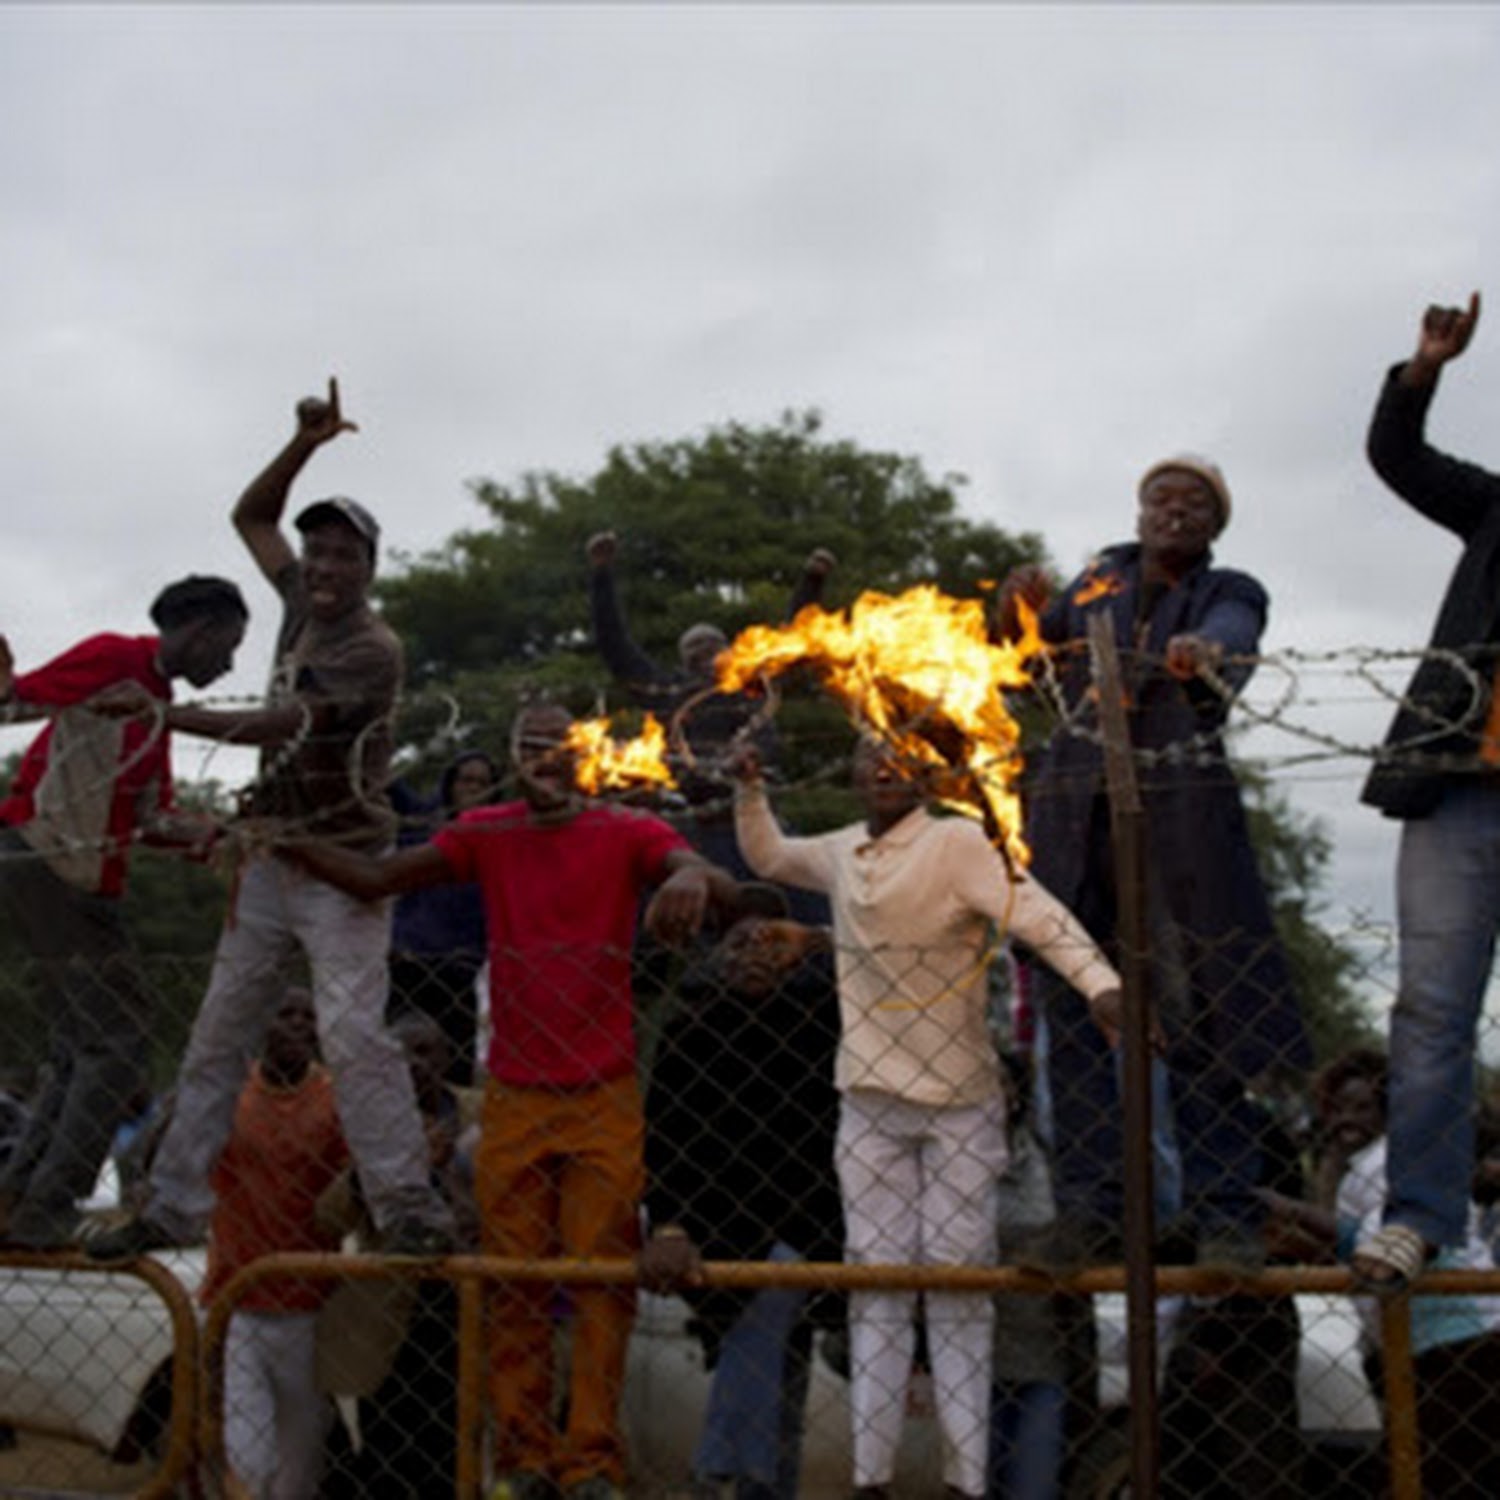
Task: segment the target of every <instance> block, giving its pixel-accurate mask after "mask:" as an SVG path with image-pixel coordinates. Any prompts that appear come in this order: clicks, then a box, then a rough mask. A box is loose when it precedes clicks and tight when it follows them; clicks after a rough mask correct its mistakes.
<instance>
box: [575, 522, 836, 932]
mask: <svg viewBox="0 0 1500 1500" xmlns="http://www.w3.org/2000/svg"><path fill="white" fill-rule="evenodd" d="M619 545H620V544H619V538H618V537H617V536H616V535H615V533H614V532H613V531H601V532H599V533H597V534H596V535H594V536H591V537H590V538H589V539H588V542H587V544H586V545H585V548H584V552H585V556H586V557H587V558H588V565H589V620H590V623H591V625H592V627H593V631H594V641H595V644H596V645H597V646H598V648H599V654H600V656H602V657H603V658H604V663H605V665H606V666H607V667H608V668H609V671H610V675H611V676H612V677H613V678H614V679H615V681H616V682H618V683H619V684H620V685H621V686H622V687H623V688H624V689H625V690H626V692H627V693H628V694H629V695H630V698H631V700H632V701H633V702H634V703H635V704H637V705H638V706H639V707H641V708H643V709H648V710H649V711H650V712H652V713H654V714H655V715H656V717H657V718H658V719H659V720H661V722H662V723H663V724H664V725H665V726H666V728H667V730H668V732H669V733H671V734H673V738H674V748H675V749H677V750H678V751H679V754H678V757H677V758H678V761H679V764H678V765H677V766H676V767H675V770H676V774H677V784H678V786H679V787H680V788H681V791H682V795H683V796H684V798H685V799H686V800H687V803H688V806H689V808H690V809H691V816H690V817H688V818H685V819H682V820H674V821H677V822H679V826H680V827H681V828H682V831H683V833H684V834H685V835H686V837H687V838H688V839H690V840H691V841H692V844H693V847H694V848H696V849H697V850H698V852H699V853H700V854H702V855H703V856H704V857H705V858H706V859H710V860H713V861H714V862H715V863H716V864H720V865H722V866H723V867H724V868H725V869H726V870H728V871H730V873H731V874H733V875H734V876H735V877H736V878H737V879H740V880H747V879H749V878H750V871H749V869H748V868H747V867H746V865H745V862H744V860H743V859H742V858H741V856H740V851H739V845H738V844H737V843H736V842H735V838H734V827H733V819H732V818H731V816H730V805H731V801H732V793H731V787H730V784H729V782H728V781H727V780H726V779H725V777H724V774H723V768H722V766H721V765H720V761H721V759H722V757H723V755H724V753H725V752H726V751H727V750H728V749H729V748H730V746H731V745H732V744H733V742H734V741H735V740H736V738H737V737H739V736H742V735H744V734H751V735H753V736H754V738H755V741H756V744H757V745H758V746H759V748H760V752H761V757H762V759H763V760H765V761H767V762H768V763H769V762H774V760H775V757H776V736H775V731H774V729H773V728H772V725H771V722H770V719H769V717H768V716H767V714H766V705H765V701H764V699H762V698H760V697H757V696H755V695H753V694H749V693H721V692H718V691H716V690H715V688H714V659H715V657H717V656H718V654H719V653H720V652H721V651H723V650H724V649H725V648H726V647H727V646H728V645H729V637H728V636H726V635H725V634H724V632H723V631H722V630H721V629H720V628H719V627H718V626H717V625H713V624H710V623H708V622H707V621H702V620H700V621H699V622H698V623H697V624H695V625H690V626H689V627H688V628H687V629H686V630H684V631H683V632H682V635H681V636H680V637H679V638H678V641H677V657H678V665H677V668H676V669H675V670H674V669H668V668H666V667H663V666H661V665H660V664H659V663H657V662H654V661H653V660H652V659H651V658H650V657H649V656H647V655H646V653H645V652H644V651H642V650H641V648H640V646H638V645H637V644H636V642H635V640H634V639H633V638H632V637H631V634H630V629H629V627H628V626H627V625H626V623H625V613H624V611H623V610H622V609H621V607H620V596H619V590H618V586H617V584H616V569H615V560H616V558H617V556H618V554H619ZM835 564H836V560H835V558H834V555H833V553H831V552H830V551H828V550H827V548H824V547H818V548H816V549H814V551H812V552H811V553H809V554H808V558H807V561H806V563H804V565H803V569H802V575H801V577H800V578H799V579H798V580H797V583H796V585H795V587H794V588H793V590H792V594H791V599H790V601H789V602H788V605H787V615H786V617H787V619H788V620H792V619H795V618H796V616H797V613H798V612H799V611H800V610H802V609H803V608H805V607H806V606H807V605H809V604H821V603H822V599H823V588H824V585H825V583H826V582H827V580H828V575H829V574H830V573H831V572H832V571H833V569H834V567H835ZM792 910H793V915H795V916H796V917H797V918H798V919H799V920H801V921H822V920H823V914H822V913H821V912H820V911H818V910H816V909H814V908H810V907H808V906H807V904H806V903H804V902H798V901H794V902H793V903H792Z"/></svg>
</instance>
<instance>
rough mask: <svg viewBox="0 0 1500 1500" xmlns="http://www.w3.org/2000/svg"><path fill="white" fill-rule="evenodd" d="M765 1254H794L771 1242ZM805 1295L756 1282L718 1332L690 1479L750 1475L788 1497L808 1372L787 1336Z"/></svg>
mask: <svg viewBox="0 0 1500 1500" xmlns="http://www.w3.org/2000/svg"><path fill="white" fill-rule="evenodd" d="M766 1259H767V1260H771V1261H775V1262H777V1263H780V1264H785V1263H787V1262H791V1261H799V1260H801V1259H802V1257H801V1256H800V1255H799V1254H798V1253H797V1252H796V1251H795V1250H793V1249H792V1248H791V1246H789V1245H785V1244H781V1243H779V1242H778V1243H777V1244H775V1245H773V1246H772V1247H771V1253H770V1254H769V1255H768V1256H767V1257H766ZM806 1301H807V1292H806V1291H805V1290H802V1289H801V1288H797V1287H762V1288H761V1290H760V1291H758V1292H757V1293H756V1294H755V1295H754V1297H752V1298H751V1299H750V1302H749V1304H748V1306H747V1307H746V1308H745V1310H744V1312H743V1313H741V1314H740V1316H739V1318H738V1319H736V1321H735V1324H734V1326H733V1327H732V1328H731V1329H730V1330H729V1332H728V1333H727V1334H726V1335H725V1336H724V1341H723V1343H722V1344H721V1345H720V1347H719V1362H718V1365H717V1366H716V1368H715V1370H714V1376H713V1382H712V1384H711V1385H710V1386H709V1391H708V1409H707V1411H706V1412H705V1413H704V1417H703V1430H702V1432H701V1434H700V1435H699V1438H698V1448H697V1451H696V1453H695V1454H694V1455H693V1473H694V1475H695V1476H697V1477H698V1478H701V1479H736V1480H752V1481H754V1482H755V1483H756V1484H757V1485H759V1486H761V1487H763V1488H764V1489H765V1490H766V1491H768V1492H772V1493H774V1494H776V1495H777V1496H779V1497H781V1500H796V1495H797V1485H798V1476H799V1472H800V1470H801V1466H802V1424H803V1408H804V1406H805V1405H806V1402H807V1386H808V1375H809V1371H808V1365H807V1352H806V1350H805V1349H804V1350H802V1351H801V1352H799V1351H798V1350H797V1349H795V1348H794V1347H793V1345H794V1339H793V1334H794V1333H795V1331H796V1329H797V1326H798V1323H799V1321H800V1319H801V1317H802V1309H803V1306H804V1304H805V1303H806Z"/></svg>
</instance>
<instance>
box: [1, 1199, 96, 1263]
mask: <svg viewBox="0 0 1500 1500" xmlns="http://www.w3.org/2000/svg"><path fill="white" fill-rule="evenodd" d="M78 1227H79V1219H78V1215H77V1214H75V1213H67V1214H63V1215H61V1216H60V1217H59V1216H52V1215H48V1214H42V1213H31V1214H28V1213H27V1212H26V1210H25V1209H24V1208H21V1209H18V1210H17V1211H16V1212H15V1213H14V1214H13V1215H12V1216H11V1218H10V1220H9V1222H8V1223H7V1224H6V1226H5V1235H4V1238H3V1240H0V1243H3V1244H4V1246H5V1248H6V1249H7V1250H34V1251H37V1252H39V1253H40V1252H45V1251H53V1250H74V1249H76V1248H77V1247H78Z"/></svg>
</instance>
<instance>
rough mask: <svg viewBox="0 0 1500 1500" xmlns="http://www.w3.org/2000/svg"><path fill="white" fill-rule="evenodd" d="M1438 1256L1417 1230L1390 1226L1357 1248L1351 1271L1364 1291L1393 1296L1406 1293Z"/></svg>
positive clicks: (1377, 1232)
mask: <svg viewBox="0 0 1500 1500" xmlns="http://www.w3.org/2000/svg"><path fill="white" fill-rule="evenodd" d="M1437 1253H1438V1252H1437V1246H1436V1245H1429V1244H1428V1243H1427V1241H1426V1240H1424V1239H1423V1238H1422V1236H1421V1235H1420V1234H1418V1233H1417V1231H1416V1230H1415V1229H1411V1228H1409V1227H1408V1226H1407V1225H1405V1224H1387V1225H1385V1227H1384V1228H1382V1229H1379V1230H1377V1231H1376V1232H1375V1233H1374V1234H1372V1235H1371V1236H1370V1237H1369V1239H1367V1240H1362V1241H1361V1242H1360V1243H1359V1245H1358V1246H1356V1247H1355V1251H1354V1258H1353V1260H1352V1261H1351V1262H1350V1270H1351V1271H1353V1273H1354V1280H1355V1282H1356V1284H1357V1285H1358V1286H1359V1288H1360V1289H1361V1290H1362V1291H1366V1292H1375V1293H1376V1294H1377V1295H1379V1296H1385V1297H1389V1296H1393V1295H1395V1294H1396V1293H1397V1292H1404V1291H1405V1290H1406V1289H1407V1287H1409V1286H1410V1285H1411V1284H1412V1282H1413V1281H1415V1280H1416V1279H1417V1277H1418V1276H1420V1275H1421V1274H1422V1272H1423V1271H1424V1270H1425V1269H1426V1268H1427V1266H1428V1265H1429V1264H1430V1263H1431V1262H1432V1261H1433V1260H1435V1259H1436V1258H1437Z"/></svg>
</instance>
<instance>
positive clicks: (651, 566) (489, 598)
mask: <svg viewBox="0 0 1500 1500" xmlns="http://www.w3.org/2000/svg"><path fill="white" fill-rule="evenodd" d="M963 483H964V481H963V479H962V478H961V477H960V476H956V475H947V476H944V477H943V478H942V479H934V478H932V477H931V476H930V475H929V474H928V472H927V471H926V469H925V468H924V466H923V465H922V463H921V462H920V460H918V459H916V458H912V457H905V456H902V455H899V454H895V453H888V452H880V451H872V450H869V449H866V448H862V447H860V446H858V445H857V444H855V443H853V442H850V441H848V440H842V439H834V438H831V437H829V436H828V435H827V434H826V433H825V430H824V425H823V420H822V418H821V416H820V415H819V414H818V413H817V412H816V411H805V412H787V413H785V414H784V415H783V416H782V417H781V418H780V420H779V421H777V422H775V423H772V424H769V425H766V426H761V427H754V426H747V425H745V424H742V423H738V422H731V423H727V424H724V425H722V426H718V427H713V428H710V429H709V430H708V431H707V432H706V433H704V434H703V435H701V436H699V437H692V438H681V439H677V440H673V441H665V442H648V443H634V444H628V445H620V446H617V447H614V448H612V449H611V450H610V451H609V453H608V455H607V456H606V459H605V461H604V464H603V465H602V467H601V468H600V469H599V470H598V472H597V473H595V474H593V475H591V476H589V477H587V478H582V479H571V478H566V477H564V476H562V475H559V474H556V473H552V472H541V473H530V474H525V475H523V476H522V477H521V478H520V479H519V480H516V481H514V482H512V483H501V482H498V481H495V480H491V479H486V480H481V481H478V482H476V483H475V484H474V486H473V491H474V495H475V498H476V500H477V501H478V502H479V504H480V505H481V506H482V507H483V508H484V509H485V511H486V512H488V519H489V524H488V525H486V526H484V527H476V528H473V529H470V530H466V531H461V532H459V533H457V534H456V535H455V536H453V537H451V538H450V539H449V540H448V541H447V542H446V543H444V544H443V545H442V546H441V547H439V548H437V549H435V550H433V551H431V552H428V553H424V554H422V555H421V556H418V557H414V558H406V559H404V560H403V561H402V563H401V565H400V566H399V567H398V568H397V570H396V571H395V572H394V573H393V574H392V575H391V576H390V577H388V578H385V579H384V580H382V582H381V584H380V586H379V595H380V599H381V602H382V605H383V607H384V610H385V614H386V617H387V619H389V620H390V622H391V623H392V625H393V626H394V627H395V628H396V629H397V630H398V631H399V632H400V633H401V635H402V636H403V638H404V640H405V642H406V646H407V651H408V659H409V662H410V668H411V679H412V682H413V685H414V686H415V687H416V688H417V691H416V692H415V693H414V694H413V695H412V698H411V701H410V703H409V705H408V708H407V710H406V722H405V724H404V726H403V729H404V739H405V742H406V746H407V752H406V753H407V756H408V759H409V763H411V764H413V765H421V764H422V763H423V761H424V760H425V761H427V762H428V763H429V764H428V765H426V766H425V767H424V769H426V770H428V771H430V770H431V768H432V763H435V762H436V760H437V759H440V758H441V757H442V755H443V754H445V753H446V752H447V749H448V748H450V747H451V741H452V740H453V738H454V735H453V732H452V731H453V730H454V727H455V726H456V725H461V726H463V727H464V728H465V729H467V730H468V732H469V734H470V735H471V737H474V738H477V739H478V741H479V743H481V744H482V745H484V746H485V747H486V748H490V749H491V750H494V749H496V748H497V747H498V746H499V745H500V743H501V740H500V735H501V733H502V731H503V729H504V727H505V726H506V725H507V724H508V722H509V719H510V716H511V714H512V713H513V711H514V706H515V702H516V700H517V697H518V695H519V694H521V693H523V692H526V691H532V690H536V689H539V688H544V689H546V690H548V691H550V692H553V693H555V694H558V695H560V696H562V697H564V698H565V699H567V700H568V701H571V702H572V703H573V706H574V707H575V708H588V707H590V706H591V705H592V704H593V703H594V702H596V701H597V702H604V701H606V700H608V701H614V700H613V699H612V698H611V695H610V685H609V683H608V679H607V677H606V674H605V671H604V668H603V665H602V663H601V662H600V661H599V659H598V656H597V654H596V653H595V651H594V648H593V642H592V640H591V638H590V633H589V625H588V605H587V597H586V565H585V562H584V557H583V549H584V543H585V542H586V541H587V539H588V538H589V537H590V536H591V535H593V534H594V533H595V532H598V531H602V530H606V529H610V530H614V531H616V532H617V533H618V534H619V537H620V548H619V558H618V563H617V566H618V569H619V575H620V591H621V595H622V600H623V604H624V607H625V610H626V613H627V615H628V618H629V621H630V626H631V631H632V633H633V634H634V636H635V638H636V640H637V641H638V642H639V644H640V645H641V646H642V648H643V649H644V650H645V651H646V652H647V654H648V655H651V656H653V657H654V658H656V659H657V660H660V661H663V662H669V661H671V660H672V659H673V656H674V654H675V649H676V640H677V637H678V635H679V634H680V633H681V632H682V631H683V630H684V629H685V628H686V627H687V626H688V625H690V624H692V623H694V622H695V621H697V620H709V621H711V622H713V623H715V624H717V625H720V626H721V627H722V628H723V629H725V630H726V631H727V632H729V633H730V634H733V633H734V632H735V631H737V630H739V629H740V628H742V627H743V626H745V625H748V624H751V623H754V622H761V621H774V620H778V619H780V618H781V617H782V616H783V614H784V612H785V609H786V603H787V599H788V595H789V592H790V590H791V588H792V586H793V584H794V583H795V581H796V578H797V576H798V574H799V572H800V570H801V568H802V564H803V562H804V560H805V558H806V556H807V554H808V553H809V552H810V551H811V550H812V549H813V548H814V547H827V548H830V549H831V550H832V551H833V552H834V553H836V554H837V556H838V558H839V567H838V569H837V571H836V572H835V573H834V575H833V577H832V579H831V580H830V583H829V588H828V592H827V598H826V601H825V602H827V603H828V604H829V605H830V606H831V607H836V606H838V605H841V604H844V603H847V602H849V601H850V600H851V599H852V598H853V597H854V596H855V595H857V594H858V593H859V592H860V591H861V590H863V589H867V588H874V589H881V590H884V591H887V592H896V591H899V590H900V589H902V588H904V587H906V586H908V585H909V584H912V583H915V582H918V581H932V582H936V583H938V584H939V585H940V586H941V587H942V588H944V589H945V590H946V591H948V592H949V593H953V594H958V595H969V594H973V593H975V592H976V591H977V590H980V589H981V588H982V586H983V584H984V582H985V581H987V580H998V579H1000V578H1002V577H1003V576H1004V575H1005V573H1006V572H1007V571H1008V570H1009V569H1010V568H1011V567H1013V566H1015V565H1016V564H1017V563H1020V562H1023V561H1024V562H1045V561H1046V552H1045V548H1044V546H1043V543H1042V541H1041V539H1040V538H1039V537H1038V536H1036V535H1035V534H1032V533H1025V534H1019V535H1014V534H1011V533H1008V532H1005V531H1003V530H1001V529H1000V528H998V527H996V526H993V525H991V524H988V523H978V522H974V521H971V520H969V519H968V518H966V517H965V516H964V515H963V514H962V513H961V511H960V509H959V494H960V491H961V490H962V488H963ZM1027 722H1028V731H1029V734H1030V733H1035V732H1037V731H1038V730H1040V729H1041V728H1042V727H1043V726H1042V724H1041V722H1040V720H1039V719H1038V720H1036V721H1032V720H1031V719H1030V718H1028V721H1027ZM777 726H778V730H779V732H780V734H781V739H782V747H783V757H782V767H783V775H784V777H785V780H786V782H787V787H786V789H785V791H784V792H783V793H782V794H781V795H780V796H779V797H778V805H779V806H781V807H782V808H783V809H784V810H785V811H786V812H787V813H788V814H789V815H790V816H791V817H792V819H793V820H794V821H795V822H796V824H797V826H799V827H800V828H802V829H804V830H808V831H811V830H816V829H819V828H825V827H829V826H833V825H835V824H837V823H840V822H844V821H847V820H848V819H850V818H851V817H853V816H855V809H854V806H853V802H852V798H851V797H850V795H849V793H848V790H847V774H846V771H847V754H848V750H849V746H850V743H851V739H852V736H851V733H850V730H849V727H848V725H847V723H846V722H845V721H844V718H843V715H842V714H841V713H840V712H839V711H838V710H837V709H836V708H834V707H833V706H832V705H831V704H829V703H827V702H826V701H824V700H822V699H820V698H818V697H817V696H816V695H815V694H808V693H801V694H798V693H795V692H794V693H792V694H790V695H789V696H788V697H787V698H786V700H785V701H784V702H783V704H782V706H781V709H780V712H779V714H778V718H777ZM424 752H425V754H424ZM1248 783H1249V784H1248V787H1247V794H1248V798H1249V801H1250V804H1251V823H1252V831H1253V834H1254V837H1255V840H1256V844H1257V848H1258V851H1259V854H1260V859H1261V864H1262V868H1263V870H1264V873H1265V878H1266V880H1267V884H1268V886H1269V889H1270V894H1271V899H1272V904H1273V908H1274V910H1275V912H1276V917H1277V923H1278V927H1279V930H1280V932H1281V935H1282V938H1283V940H1284V941H1285V943H1286V945H1287V948H1288V951H1289V953H1290V956H1291V962H1292V966H1293V971H1294V974H1295V976H1296V980H1297V983H1298V988H1299V993H1300V994H1301V995H1302V997H1303V1002H1304V1005H1305V1007H1306V1010H1307V1014H1308V1018H1309V1024H1310V1026H1311V1028H1312V1032H1313V1036H1314V1041H1315V1046H1316V1048H1317V1051H1318V1055H1319V1056H1320V1057H1326V1056H1328V1055H1330V1054H1331V1053H1333V1052H1335V1051H1337V1050H1340V1049H1341V1048H1342V1047H1343V1046H1346V1045H1349V1044H1350V1043H1352V1042H1355V1041H1368V1040H1370V1038H1371V1034H1372V1027H1371V1024H1370V1020H1369V1016H1368V1014H1367V1012H1366V1010H1365V1008H1364V1005H1363V1002H1362V1001H1361V999H1360V996H1359V993H1358V990H1357V987H1356V983H1355V981H1356V978H1357V972H1358V961H1357V958H1356V957H1355V955H1354V954H1353V953H1352V951H1351V950H1350V949H1349V947H1348V946H1347V945H1345V944H1344V943H1342V942H1341V941H1340V940H1339V939H1338V937H1337V936H1336V935H1335V934H1333V933H1331V932H1329V931H1328V930H1327V929H1326V928H1325V927H1324V926H1323V925H1322V924H1321V923H1320V921H1319V912H1320V910H1321V902H1322V898H1323V883H1324V879H1325V876H1326V867H1327V863H1328V852H1329V851H1328V843H1327V837H1326V835H1325V834H1324V832H1323V830H1322V829H1321V827H1320V826H1318V825H1317V824H1316V823H1315V822H1313V821H1312V820H1310V819H1307V818H1304V817H1302V816H1300V815H1299V814H1297V813H1296V812H1295V811H1294V810H1293V809H1292V808H1291V806H1290V804H1289V803H1288V802H1287V801H1286V800H1285V799H1284V798H1283V797H1280V796H1279V795H1277V794H1276V793H1275V792H1274V789H1273V788H1271V787H1270V785H1269V784H1268V783H1266V782H1265V781H1264V779H1263V778H1255V777H1253V776H1252V777H1249V778H1248Z"/></svg>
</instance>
